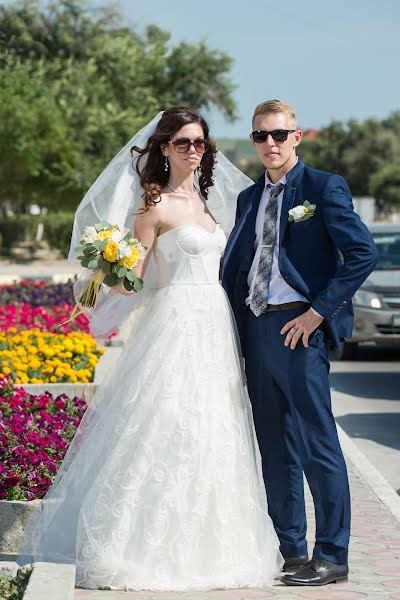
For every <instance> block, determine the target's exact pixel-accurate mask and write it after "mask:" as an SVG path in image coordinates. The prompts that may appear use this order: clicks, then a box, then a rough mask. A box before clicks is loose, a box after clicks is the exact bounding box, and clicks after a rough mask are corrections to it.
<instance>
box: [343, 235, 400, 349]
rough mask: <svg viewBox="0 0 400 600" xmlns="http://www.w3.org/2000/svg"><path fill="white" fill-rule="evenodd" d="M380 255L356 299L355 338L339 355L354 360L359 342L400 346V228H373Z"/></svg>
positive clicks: (348, 342) (354, 304)
mask: <svg viewBox="0 0 400 600" xmlns="http://www.w3.org/2000/svg"><path fill="white" fill-rule="evenodd" d="M369 230H370V232H371V233H372V235H373V238H374V240H375V244H376V246H377V248H378V252H379V261H378V264H377V265H376V267H375V270H374V271H373V272H372V273H371V275H370V276H369V277H368V279H367V280H366V281H365V282H364V283H363V285H362V286H361V287H360V289H359V290H358V292H356V294H355V295H354V297H353V306H354V330H353V336H352V338H351V339H349V340H345V342H344V343H343V344H342V346H341V348H340V349H338V350H337V351H336V352H335V356H336V357H337V358H340V359H352V358H354V356H355V353H356V350H357V345H358V343H359V342H375V343H376V344H390V343H394V344H400V225H394V224H390V223H381V224H375V225H370V226H369Z"/></svg>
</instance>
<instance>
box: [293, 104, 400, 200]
mask: <svg viewBox="0 0 400 600" xmlns="http://www.w3.org/2000/svg"><path fill="white" fill-rule="evenodd" d="M399 133H400V113H393V114H392V115H390V117H389V118H388V119H386V120H383V121H379V120H378V119H367V120H366V121H363V122H361V123H359V122H357V121H355V120H350V121H348V122H347V123H345V124H343V123H340V122H338V121H335V122H333V123H331V124H330V125H329V126H328V127H324V128H322V129H321V130H320V132H319V136H318V137H317V138H316V139H314V140H303V141H302V143H301V144H300V146H299V149H298V154H299V156H300V158H301V159H302V160H303V161H304V162H305V163H307V164H308V165H310V166H311V167H314V168H315V169H320V170H322V171H329V172H331V173H337V174H339V175H342V176H343V177H344V178H345V179H346V181H347V183H348V184H349V186H350V188H351V190H352V193H353V194H354V195H355V196H366V195H368V194H370V193H372V188H373V187H374V189H375V186H372V183H371V182H372V180H373V178H374V177H375V175H376V174H377V173H379V172H380V171H382V170H384V171H385V172H386V169H387V167H389V166H390V165H392V166H391V168H390V172H391V173H394V172H395V171H396V169H398V166H396V165H398V160H397V157H398V155H399V152H400V137H399ZM390 202H391V203H392V200H390ZM397 202H399V200H397Z"/></svg>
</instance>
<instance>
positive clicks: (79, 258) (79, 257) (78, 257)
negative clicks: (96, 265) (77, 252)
mask: <svg viewBox="0 0 400 600" xmlns="http://www.w3.org/2000/svg"><path fill="white" fill-rule="evenodd" d="M76 258H77V260H82V259H83V258H86V257H85V255H81V256H77V257H76Z"/></svg>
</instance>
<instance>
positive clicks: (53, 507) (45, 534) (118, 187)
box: [19, 113, 252, 564]
mask: <svg viewBox="0 0 400 600" xmlns="http://www.w3.org/2000/svg"><path fill="white" fill-rule="evenodd" d="M161 115H162V113H159V114H158V115H157V116H156V117H154V119H152V120H151V121H150V122H149V123H148V124H147V125H146V126H145V127H144V128H143V129H141V130H140V131H139V132H138V133H136V134H135V135H134V136H133V137H132V138H131V139H130V140H129V141H128V142H127V144H126V145H125V146H124V147H123V148H122V150H121V151H120V152H119V153H118V154H117V155H116V156H115V158H114V159H113V160H112V161H111V162H110V164H109V165H108V166H107V167H106V168H105V170H104V171H103V172H102V173H101V175H100V176H99V177H98V179H97V180H96V181H95V182H94V184H93V185H92V186H91V188H90V189H89V191H88V192H87V193H86V195H85V196H84V198H83V200H82V201H81V203H80V205H79V207H78V209H77V211H76V215H75V221H74V227H73V233H72V239H71V250H70V253H69V259H70V260H76V253H75V251H74V248H75V246H76V245H77V244H78V242H79V240H80V238H81V235H82V233H83V231H84V228H85V227H86V226H90V225H94V224H95V223H97V222H99V221H100V220H107V221H109V222H111V223H116V224H118V225H120V226H122V225H125V226H127V227H128V228H130V229H132V228H133V225H134V219H135V213H136V212H137V209H138V207H139V203H140V201H141V194H142V192H143V190H142V188H141V186H140V181H139V177H138V174H137V172H136V171H135V169H134V168H133V164H132V156H131V152H130V149H131V147H132V146H134V145H136V146H139V147H141V148H144V147H145V146H146V143H147V140H148V138H149V136H150V135H152V133H154V131H155V129H156V127H157V124H158V122H159V120H160V118H161ZM136 158H137V157H136ZM133 160H135V157H133ZM216 161H217V162H216V165H215V169H214V175H213V178H214V186H213V187H212V188H211V190H210V192H209V198H208V200H207V206H208V208H209V210H210V212H211V214H212V215H213V216H214V218H215V220H216V221H217V222H219V223H220V226H221V227H222V228H223V229H224V231H225V232H226V233H229V231H230V229H231V228H232V227H233V224H234V219H235V212H236V199H237V195H238V193H239V192H240V191H241V190H242V189H244V188H246V187H248V186H249V185H251V184H252V181H251V179H249V178H248V177H246V176H245V175H244V174H243V173H241V172H240V171H239V170H238V169H237V168H236V167H235V166H234V165H233V164H232V163H230V161H229V160H228V159H227V158H226V157H225V156H224V155H223V154H221V152H218V153H217V156H216ZM144 281H145V284H144V288H143V290H142V291H141V292H140V293H138V294H134V295H132V296H122V295H120V294H115V293H110V289H109V288H106V286H102V287H103V288H104V289H103V290H102V292H101V297H100V299H99V302H98V305H97V306H96V308H95V309H94V310H93V311H92V312H91V313H90V314H89V318H90V326H91V331H92V333H93V334H94V335H95V336H96V337H99V338H101V337H105V336H107V335H108V334H109V333H110V332H112V331H113V330H114V329H115V328H116V327H118V326H119V325H120V324H121V323H123V322H124V321H126V320H127V319H128V318H130V317H131V315H132V314H133V315H136V316H135V318H136V317H137V318H140V314H142V311H141V310H140V309H141V308H144V306H146V305H147V302H149V301H150V300H151V297H152V294H153V295H154V288H155V287H156V286H157V279H156V267H155V261H154V259H153V260H150V263H149V266H148V268H147V270H146V273H145V277H144ZM81 284H82V283H81V282H77V284H76V290H75V292H76V294H78V293H79V286H80V285H81ZM126 358H127V359H129V357H126ZM121 360H122V359H121ZM115 368H116V367H114V369H115ZM109 375H110V376H111V373H110V374H109ZM118 393H119V392H118V390H112V389H109V388H108V387H107V383H105V384H104V385H101V386H100V387H99V389H98V390H97V391H96V393H95V395H94V398H93V400H92V402H91V403H90V405H89V407H88V409H87V410H86V413H85V415H84V417H83V419H82V422H81V424H80V426H79V428H78V431H77V433H76V435H75V437H74V438H73V440H72V442H71V444H70V446H69V449H68V451H67V454H66V456H65V458H64V461H63V463H62V465H61V467H60V469H59V471H58V473H57V475H56V477H55V479H54V481H53V484H52V486H51V488H50V490H49V491H48V493H47V494H46V496H45V498H44V499H43V500H42V501H41V503H40V509H39V510H38V512H37V514H36V516H35V517H34V518H33V519H32V520H31V521H30V523H29V524H28V526H27V528H26V531H25V535H24V539H23V543H22V546H21V549H20V553H19V562H20V563H21V564H23V563H26V562H27V561H29V560H31V559H34V560H51V561H52V562H57V561H60V562H70V563H73V562H74V559H75V542H76V540H75V536H76V530H77V519H78V518H79V507H80V506H81V505H82V502H83V500H84V493H85V489H86V488H85V485H84V484H83V483H84V482H85V480H87V478H90V477H92V476H93V473H97V472H99V471H100V467H101V460H103V459H102V457H101V456H98V455H96V453H93V452H90V453H89V452H85V444H87V442H88V440H89V439H90V437H91V436H92V435H93V434H95V435H96V439H97V440H101V442H102V443H103V445H104V447H108V446H109V447H110V448H111V447H112V444H113V436H115V435H118V432H115V431H110V429H109V424H108V423H107V419H105V418H104V414H106V413H107V407H108V406H109V404H110V402H111V403H112V402H113V401H114V400H117V398H115V395H116V394H117V395H118ZM107 445H108V446H107ZM75 460H76V461H77V462H76V464H77V465H79V468H78V471H79V473H76V471H77V469H70V466H71V465H72V463H73V462H74V461H75ZM72 472H73V473H72ZM60 523H62V525H63V526H62V529H61V530H62V540H60V539H59V533H60Z"/></svg>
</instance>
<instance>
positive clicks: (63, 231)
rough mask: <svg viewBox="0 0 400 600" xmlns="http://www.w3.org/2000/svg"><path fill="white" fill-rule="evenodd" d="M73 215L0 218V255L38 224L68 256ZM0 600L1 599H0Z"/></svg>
mask: <svg viewBox="0 0 400 600" xmlns="http://www.w3.org/2000/svg"><path fill="white" fill-rule="evenodd" d="M73 222H74V213H61V212H60V213H49V214H47V215H18V216H14V217H5V218H0V254H1V255H3V256H8V255H9V254H10V250H11V246H12V245H13V244H14V243H15V242H26V241H31V240H32V241H33V240H35V236H36V231H37V227H38V225H39V223H43V226H44V231H43V239H44V240H46V242H47V243H48V244H49V246H50V248H54V249H57V250H59V251H60V252H61V254H62V255H63V256H65V257H66V256H67V255H68V250H69V245H70V241H71V233H72V225H73ZM0 600H1V599H0Z"/></svg>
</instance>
